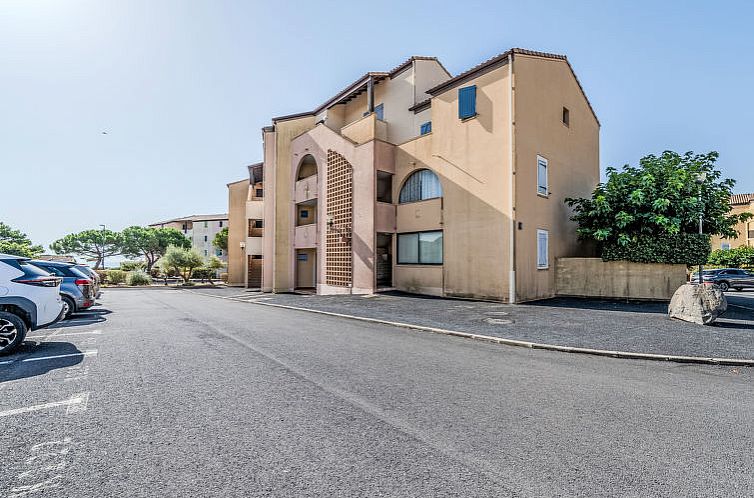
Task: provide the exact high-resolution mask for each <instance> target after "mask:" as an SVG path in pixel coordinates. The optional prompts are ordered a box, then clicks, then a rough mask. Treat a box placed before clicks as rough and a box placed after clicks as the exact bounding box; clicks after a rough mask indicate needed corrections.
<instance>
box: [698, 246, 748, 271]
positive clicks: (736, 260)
mask: <svg viewBox="0 0 754 498" xmlns="http://www.w3.org/2000/svg"><path fill="white" fill-rule="evenodd" d="M707 262H708V263H709V264H711V265H715V266H719V267H721V268H751V267H754V247H749V246H741V247H737V248H735V249H718V250H716V251H712V254H710V256H709V260H708V261H707Z"/></svg>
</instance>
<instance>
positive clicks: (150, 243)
mask: <svg viewBox="0 0 754 498" xmlns="http://www.w3.org/2000/svg"><path fill="white" fill-rule="evenodd" d="M121 233H122V237H123V240H122V248H123V254H125V255H127V256H130V257H143V258H144V261H145V262H146V271H147V273H149V272H151V271H152V267H153V266H154V264H155V263H156V262H157V261H158V260H159V259H160V258H161V257H162V256H163V255H164V254H165V251H167V248H168V247H169V246H175V247H181V248H184V249H188V248H189V247H191V241H190V240H189V239H188V238H186V236H185V235H183V233H181V231H180V230H177V229H175V228H153V227H140V226H131V227H128V228H126V229H124V230H123V232H121Z"/></svg>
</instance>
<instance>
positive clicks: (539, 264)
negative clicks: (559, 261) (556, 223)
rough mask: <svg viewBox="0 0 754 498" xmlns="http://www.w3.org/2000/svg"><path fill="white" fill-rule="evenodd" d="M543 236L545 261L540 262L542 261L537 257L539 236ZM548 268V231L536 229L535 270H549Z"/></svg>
mask: <svg viewBox="0 0 754 498" xmlns="http://www.w3.org/2000/svg"><path fill="white" fill-rule="evenodd" d="M542 235H544V236H545V259H546V261H545V263H544V264H542V262H541V261H540V259H539V252H540V246H539V244H540V241H541V240H542V239H541V236H542ZM549 269H550V232H549V231H548V230H544V229H542V228H538V229H537V270H549Z"/></svg>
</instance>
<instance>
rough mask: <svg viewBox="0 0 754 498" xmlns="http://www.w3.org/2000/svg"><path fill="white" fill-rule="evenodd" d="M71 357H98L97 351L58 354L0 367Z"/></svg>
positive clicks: (27, 359)
mask: <svg viewBox="0 0 754 498" xmlns="http://www.w3.org/2000/svg"><path fill="white" fill-rule="evenodd" d="M71 356H97V350H96V349H90V350H88V351H83V352H80V353H68V354H56V355H53V356H38V357H36V358H24V359H23V360H8V361H0V365H8V364H10V363H25V362H28V361H42V360H55V359H57V358H70V357H71Z"/></svg>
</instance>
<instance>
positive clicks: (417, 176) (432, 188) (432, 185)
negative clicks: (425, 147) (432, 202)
mask: <svg viewBox="0 0 754 498" xmlns="http://www.w3.org/2000/svg"><path fill="white" fill-rule="evenodd" d="M437 197H442V186H441V185H440V179H439V178H438V177H437V175H436V174H434V173H433V172H432V171H430V170H428V169H421V170H419V171H416V172H414V173H412V174H411V176H409V177H408V180H406V183H404V184H403V188H402V189H401V194H400V196H399V197H398V202H399V203H400V204H403V203H404V202H415V201H423V200H426V199H435V198H437Z"/></svg>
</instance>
